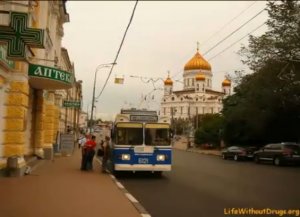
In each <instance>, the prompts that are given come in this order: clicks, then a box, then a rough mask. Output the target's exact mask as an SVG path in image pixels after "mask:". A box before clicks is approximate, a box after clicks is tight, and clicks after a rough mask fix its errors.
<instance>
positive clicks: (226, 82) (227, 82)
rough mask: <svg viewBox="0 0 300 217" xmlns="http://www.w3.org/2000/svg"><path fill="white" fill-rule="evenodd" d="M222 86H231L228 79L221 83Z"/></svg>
mask: <svg viewBox="0 0 300 217" xmlns="http://www.w3.org/2000/svg"><path fill="white" fill-rule="evenodd" d="M222 86H231V81H230V80H229V79H227V78H226V79H225V80H224V81H223V82H222Z"/></svg>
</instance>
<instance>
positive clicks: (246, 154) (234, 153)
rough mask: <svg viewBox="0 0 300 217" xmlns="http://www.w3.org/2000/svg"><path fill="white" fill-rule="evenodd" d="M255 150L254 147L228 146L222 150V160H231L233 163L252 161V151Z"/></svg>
mask: <svg viewBox="0 0 300 217" xmlns="http://www.w3.org/2000/svg"><path fill="white" fill-rule="evenodd" d="M255 150H257V148H256V147H239V146H230V147H228V148H225V149H223V150H222V158H223V159H224V160H226V159H228V158H232V159H234V160H235V161H238V160H241V159H243V160H246V159H253V156H254V151H255Z"/></svg>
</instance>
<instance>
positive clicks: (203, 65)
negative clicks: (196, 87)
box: [184, 51, 211, 70]
mask: <svg viewBox="0 0 300 217" xmlns="http://www.w3.org/2000/svg"><path fill="white" fill-rule="evenodd" d="M193 69H204V70H211V65H210V64H209V63H208V62H207V61H206V60H205V59H204V58H203V57H202V56H201V54H200V53H199V52H198V51H197V53H196V54H195V56H194V57H193V58H192V59H190V61H188V62H187V64H185V66H184V70H193Z"/></svg>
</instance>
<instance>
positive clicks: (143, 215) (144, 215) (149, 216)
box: [141, 214, 151, 217]
mask: <svg viewBox="0 0 300 217" xmlns="http://www.w3.org/2000/svg"><path fill="white" fill-rule="evenodd" d="M141 215H142V217H151V215H149V214H141Z"/></svg>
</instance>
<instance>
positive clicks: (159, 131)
mask: <svg viewBox="0 0 300 217" xmlns="http://www.w3.org/2000/svg"><path fill="white" fill-rule="evenodd" d="M169 133H170V132H169V129H168V125H164V124H146V129H145V144H146V145H152V146H169V145H170V135H169Z"/></svg>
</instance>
